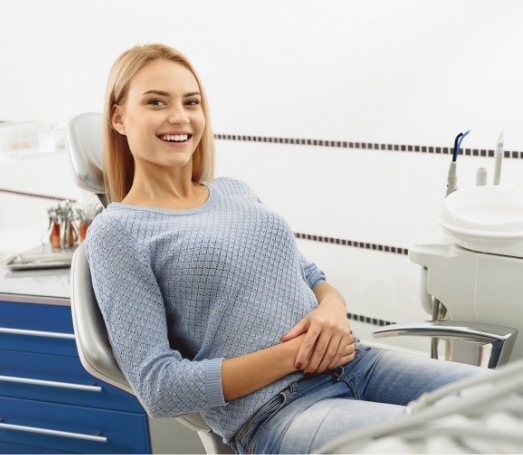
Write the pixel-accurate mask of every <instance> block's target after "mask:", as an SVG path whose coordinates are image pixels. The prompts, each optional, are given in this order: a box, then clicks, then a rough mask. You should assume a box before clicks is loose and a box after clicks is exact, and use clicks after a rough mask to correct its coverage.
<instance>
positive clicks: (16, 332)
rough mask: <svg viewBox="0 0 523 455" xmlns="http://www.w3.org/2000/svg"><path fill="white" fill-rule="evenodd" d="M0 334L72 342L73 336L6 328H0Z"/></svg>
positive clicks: (70, 334)
mask: <svg viewBox="0 0 523 455" xmlns="http://www.w3.org/2000/svg"><path fill="white" fill-rule="evenodd" d="M0 333H6V334H10V335H27V336H33V337H45V338H62V339H66V340H74V334H72V333H60V332H42V331H40V330H24V329H10V328H7V327H0Z"/></svg>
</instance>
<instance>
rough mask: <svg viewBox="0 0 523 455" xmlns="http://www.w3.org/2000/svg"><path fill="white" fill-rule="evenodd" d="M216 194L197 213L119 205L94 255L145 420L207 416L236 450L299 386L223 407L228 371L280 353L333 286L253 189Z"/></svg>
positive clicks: (217, 184) (104, 306)
mask: <svg viewBox="0 0 523 455" xmlns="http://www.w3.org/2000/svg"><path fill="white" fill-rule="evenodd" d="M208 188H209V191H210V196H209V199H208V200H207V202H206V203H205V204H204V205H203V206H201V207H198V208H196V209H191V210H181V211H175V210H165V209H159V208H152V207H140V206H131V205H125V204H120V203H112V204H110V205H109V207H108V208H107V209H106V210H105V211H104V212H102V213H101V214H100V215H98V216H97V217H96V218H95V220H94V222H93V224H92V225H91V226H90V228H89V232H88V237H87V241H86V248H87V256H88V260H89V265H90V269H91V273H92V280H93V285H94V289H95V293H96V297H97V299H98V303H99V305H100V308H101V310H102V313H103V315H104V318H105V321H106V324H107V327H108V331H109V339H110V342H111V345H112V347H113V350H114V354H115V357H116V359H117V361H118V363H119V365H120V367H121V369H122V371H123V372H124V374H125V376H126V377H127V379H128V381H129V383H130V384H131V386H132V388H133V389H134V391H135V393H136V395H137V397H138V399H139V400H140V402H141V403H142V405H143V406H144V408H145V409H146V411H147V413H148V414H150V415H152V416H154V417H174V416H179V415H182V414H187V413H191V412H200V413H201V414H202V416H203V418H204V419H205V421H206V422H207V423H208V425H209V426H210V427H211V428H212V429H213V430H214V431H215V432H216V433H217V434H219V435H221V436H222V437H223V438H224V439H225V440H230V439H231V438H232V437H233V436H234V434H235V433H236V432H237V431H238V429H239V428H240V427H241V426H242V425H243V424H244V423H245V422H246V421H247V419H248V418H249V416H251V415H252V414H253V413H254V412H255V411H256V410H257V409H258V408H259V407H260V406H262V405H263V404H264V403H266V402H267V401H268V400H269V399H271V398H272V397H273V396H275V395H276V394H278V392H280V391H281V390H283V389H284V388H285V387H286V386H288V385H289V384H290V383H291V382H292V381H295V380H296V379H297V378H299V377H300V376H301V374H300V373H294V374H291V375H289V376H287V377H285V378H283V379H280V380H279V381H276V382H274V383H273V384H271V385H269V386H267V387H265V388H263V389H262V390H259V391H257V392H255V393H252V394H250V395H248V396H246V397H243V398H240V399H236V400H233V401H231V402H229V403H226V402H225V401H224V398H223V392H222V386H221V362H222V360H223V359H224V358H231V357H236V356H239V355H242V354H247V353H250V352H253V351H258V350H260V349H263V348H267V347H269V346H273V345H275V344H277V343H279V342H280V338H281V337H282V336H283V335H284V334H285V333H286V332H287V331H288V330H289V329H290V328H291V327H293V326H294V325H295V324H296V323H297V322H298V321H299V320H300V319H301V318H303V317H304V316H305V315H307V314H308V313H309V312H310V311H312V310H313V309H314V308H315V307H316V306H317V301H316V298H315V296H314V293H313V292H312V289H314V287H315V286H316V285H318V284H319V283H320V282H322V281H323V280H324V279H325V277H324V275H323V273H322V272H321V271H320V270H318V268H317V267H316V266H315V265H314V264H313V263H311V262H308V261H306V260H305V259H304V258H303V256H302V255H301V254H300V253H299V251H298V249H297V246H296V242H295V239H294V235H293V232H292V230H291V229H290V227H289V226H288V225H287V223H286V222H285V221H284V219H283V218H282V217H281V216H279V215H278V214H276V213H274V212H272V211H271V210H269V209H267V208H266V207H265V206H263V205H262V204H261V203H260V201H259V200H258V198H257V196H256V195H255V194H254V192H253V191H252V190H251V189H250V188H249V187H248V186H247V185H246V184H244V183H242V182H239V181H237V180H232V179H228V178H218V179H215V180H212V181H211V182H209V184H208Z"/></svg>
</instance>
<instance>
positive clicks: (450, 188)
mask: <svg viewBox="0 0 523 455" xmlns="http://www.w3.org/2000/svg"><path fill="white" fill-rule="evenodd" d="M469 133H470V130H467V131H465V132H464V133H459V134H458V135H457V136H456V139H455V140H454V151H453V153H452V162H451V163H450V168H449V174H448V176H447V194H446V195H445V196H448V195H449V194H451V193H453V192H454V191H456V190H457V189H458V185H457V183H458V177H457V175H456V161H457V159H458V155H459V151H460V150H461V142H462V141H463V139H464V138H465V136H466V135H467V134H469Z"/></svg>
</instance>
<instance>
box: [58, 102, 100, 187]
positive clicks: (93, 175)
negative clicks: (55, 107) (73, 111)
mask: <svg viewBox="0 0 523 455" xmlns="http://www.w3.org/2000/svg"><path fill="white" fill-rule="evenodd" d="M102 122H103V118H102V114H99V113H96V112H87V113H85V114H80V115H78V116H76V117H74V118H73V119H72V120H70V121H69V123H68V124H67V131H66V146H67V150H68V152H69V153H68V156H69V162H70V163H71V168H72V170H73V179H74V181H75V183H76V184H77V185H78V186H79V187H80V188H83V189H84V190H87V191H90V192H92V193H95V194H105V193H106V191H105V184H104V178H103V136H102V131H103V123H102Z"/></svg>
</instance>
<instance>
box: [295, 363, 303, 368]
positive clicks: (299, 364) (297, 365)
mask: <svg viewBox="0 0 523 455" xmlns="http://www.w3.org/2000/svg"><path fill="white" fill-rule="evenodd" d="M294 367H295V368H296V369H297V370H301V367H302V364H301V363H299V362H298V363H297V364H296V365H294Z"/></svg>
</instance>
